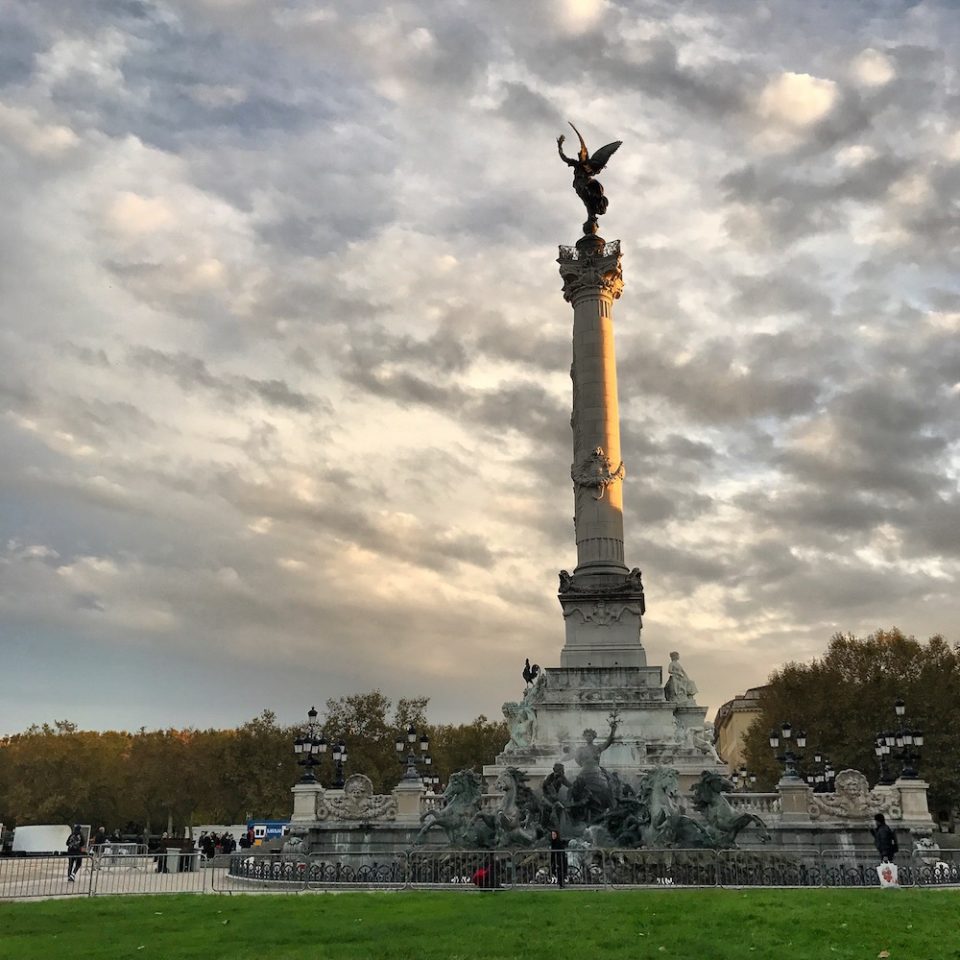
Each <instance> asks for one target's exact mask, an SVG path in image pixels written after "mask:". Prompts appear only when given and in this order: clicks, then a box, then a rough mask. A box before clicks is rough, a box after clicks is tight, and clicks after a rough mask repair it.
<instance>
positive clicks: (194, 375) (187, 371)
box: [130, 347, 330, 412]
mask: <svg viewBox="0 0 960 960" xmlns="http://www.w3.org/2000/svg"><path fill="white" fill-rule="evenodd" d="M130 360H131V362H132V363H133V365H134V366H136V367H139V368H140V369H143V370H149V371H152V372H154V373H158V374H161V375H163V376H167V377H171V378H172V379H173V380H174V381H176V383H177V384H178V385H179V386H180V388H181V389H182V390H184V391H185V392H188V393H189V392H192V391H194V390H196V389H204V390H209V391H211V392H212V393H215V394H217V395H218V396H219V397H220V398H221V399H222V400H224V401H226V402H234V401H236V400H237V399H238V398H242V397H246V398H247V399H251V398H256V399H260V400H262V401H263V402H264V403H266V404H267V405H268V406H272V407H278V408H281V409H287V410H297V411H302V412H306V411H313V412H316V411H318V410H324V409H326V410H328V411H329V410H330V405H329V403H328V402H327V401H326V400H323V399H321V398H317V397H311V396H308V395H307V394H305V393H300V392H299V391H297V390H293V389H292V388H291V387H290V386H289V385H288V384H287V383H286V382H285V381H283V380H279V379H273V380H260V379H256V378H253V377H248V376H245V375H230V376H217V375H215V374H213V373H211V372H210V370H209V368H208V367H207V364H206V361H204V360H203V359H202V358H200V357H194V356H191V355H189V354H187V353H183V352H180V353H167V352H164V351H162V350H155V349H153V348H152V347H137V348H135V349H134V350H132V351H131V354H130Z"/></svg>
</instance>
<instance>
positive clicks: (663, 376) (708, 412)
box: [621, 341, 819, 423]
mask: <svg viewBox="0 0 960 960" xmlns="http://www.w3.org/2000/svg"><path fill="white" fill-rule="evenodd" d="M737 352H738V350H735V349H734V348H733V345H732V343H731V342H730V341H712V342H710V343H708V344H707V345H705V346H704V347H703V348H701V349H700V351H699V352H698V353H697V354H696V355H695V356H693V357H692V358H690V359H684V360H683V361H678V360H676V359H674V358H673V357H671V356H669V355H667V354H665V353H661V352H658V351H656V350H655V349H653V348H648V349H647V350H633V351H632V352H631V354H630V355H629V356H627V357H625V358H624V360H623V361H622V363H621V369H622V370H623V371H624V372H625V373H626V375H627V376H629V377H631V378H632V380H633V382H635V383H636V384H637V386H638V388H639V390H640V391H641V392H642V394H646V395H657V396H661V397H663V398H665V399H667V400H669V401H670V402H672V403H674V404H676V405H677V406H678V407H680V408H682V409H683V410H684V411H685V412H686V413H687V414H688V415H689V416H691V417H693V418H695V419H696V420H699V421H701V422H706V423H724V422H732V421H737V420H746V419H750V418H754V417H760V416H780V417H791V416H796V415H797V414H800V413H802V412H804V411H807V410H809V409H810V408H811V407H812V406H813V404H814V403H815V401H816V398H817V394H818V392H819V386H818V384H817V382H816V380H814V379H812V378H809V377H805V376H802V375H799V376H798V375H792V376H791V375H789V374H786V375H783V376H780V377H773V376H769V375H768V374H767V373H766V372H765V371H757V370H753V369H751V370H750V371H749V372H747V373H742V372H739V371H737V369H736V360H737Z"/></svg>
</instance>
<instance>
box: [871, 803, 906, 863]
mask: <svg viewBox="0 0 960 960" xmlns="http://www.w3.org/2000/svg"><path fill="white" fill-rule="evenodd" d="M873 819H874V820H875V821H876V826H875V827H871V828H870V833H871V834H872V835H873V843H874V846H875V847H876V848H877V853H879V854H880V857H881V859H883V860H892V859H893V858H894V856H896V854H897V851H898V850H899V849H900V844H899V843H897V834H896V832H895V831H894V830H892V829H891V828H890V827H889V826H888V825H887V818H886V817H884V815H883V814H882V813H877V814H875V815H874V817H873Z"/></svg>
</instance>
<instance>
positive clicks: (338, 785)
mask: <svg viewBox="0 0 960 960" xmlns="http://www.w3.org/2000/svg"><path fill="white" fill-rule="evenodd" d="M330 756H331V758H332V759H333V762H334V763H335V764H336V767H335V768H334V779H333V789H334V790H342V789H343V767H344V764H346V762H347V745H346V744H345V743H344V742H343V740H342V739H341V740H340V742H339V743H334V744H333V745H332V747H331V750H330Z"/></svg>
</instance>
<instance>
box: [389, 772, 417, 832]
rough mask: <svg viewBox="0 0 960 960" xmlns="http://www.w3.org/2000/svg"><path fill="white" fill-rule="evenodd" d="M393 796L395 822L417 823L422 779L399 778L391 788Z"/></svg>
mask: <svg viewBox="0 0 960 960" xmlns="http://www.w3.org/2000/svg"><path fill="white" fill-rule="evenodd" d="M393 796H394V798H395V799H396V801H397V822H398V823H414V822H417V823H419V821H420V798H421V797H422V796H423V781H422V780H419V779H418V780H401V781H400V782H399V783H398V784H397V785H396V787H394V788H393Z"/></svg>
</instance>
